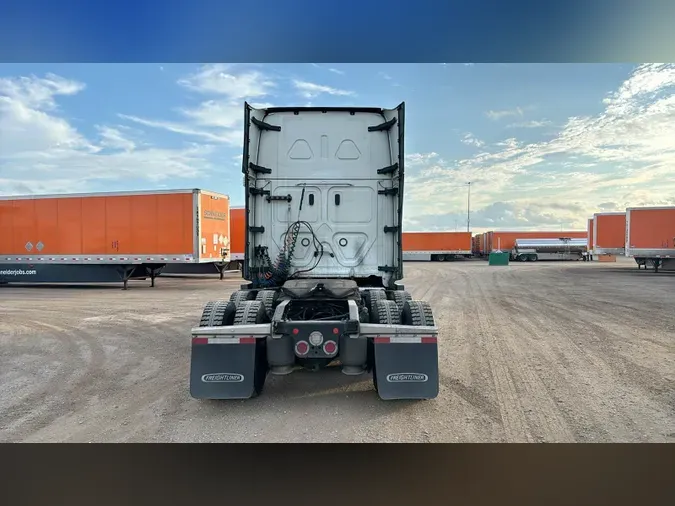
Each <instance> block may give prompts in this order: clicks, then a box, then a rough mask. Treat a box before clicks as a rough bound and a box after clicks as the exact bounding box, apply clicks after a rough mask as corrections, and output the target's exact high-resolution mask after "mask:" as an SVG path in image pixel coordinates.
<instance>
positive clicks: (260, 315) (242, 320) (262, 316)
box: [234, 300, 269, 397]
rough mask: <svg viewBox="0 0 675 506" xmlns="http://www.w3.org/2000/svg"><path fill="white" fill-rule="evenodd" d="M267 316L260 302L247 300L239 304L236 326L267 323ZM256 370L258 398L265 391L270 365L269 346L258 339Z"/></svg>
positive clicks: (254, 389) (254, 373)
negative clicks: (268, 357) (268, 360)
mask: <svg viewBox="0 0 675 506" xmlns="http://www.w3.org/2000/svg"><path fill="white" fill-rule="evenodd" d="M266 319H267V314H266V313H265V306H263V303H262V302H261V301H259V300H245V301H242V302H240V303H239V304H237V312H236V314H235V316H234V325H255V324H257V323H265V320H266ZM255 346H256V350H255V369H254V371H253V391H254V393H253V397H257V396H258V395H260V394H261V393H262V391H263V388H264V386H265V379H266V378H267V372H268V370H269V365H268V363H267V344H266V341H265V339H256V343H255Z"/></svg>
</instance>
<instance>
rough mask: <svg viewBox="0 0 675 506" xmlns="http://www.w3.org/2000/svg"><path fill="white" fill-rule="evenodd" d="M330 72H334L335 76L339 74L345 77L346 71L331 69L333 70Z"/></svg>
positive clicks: (329, 70)
mask: <svg viewBox="0 0 675 506" xmlns="http://www.w3.org/2000/svg"><path fill="white" fill-rule="evenodd" d="M328 72H332V73H333V74H338V75H341V76H343V75H345V72H344V70H340V69H332V68H331V69H328Z"/></svg>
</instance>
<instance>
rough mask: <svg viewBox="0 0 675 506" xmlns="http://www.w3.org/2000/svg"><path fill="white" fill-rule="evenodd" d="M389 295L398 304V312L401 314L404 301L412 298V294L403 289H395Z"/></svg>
mask: <svg viewBox="0 0 675 506" xmlns="http://www.w3.org/2000/svg"><path fill="white" fill-rule="evenodd" d="M391 297H392V300H393V301H394V302H395V303H396V305H397V306H398V312H399V314H401V312H402V311H403V306H404V305H405V303H406V301H408V300H412V295H410V293H409V292H406V291H405V290H395V291H393V292H392V296H391Z"/></svg>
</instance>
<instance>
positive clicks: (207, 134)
mask: <svg viewBox="0 0 675 506" xmlns="http://www.w3.org/2000/svg"><path fill="white" fill-rule="evenodd" d="M237 67H238V66H235V65H231V64H223V63H219V64H214V65H204V66H202V67H201V68H200V69H199V71H198V72H195V73H193V74H190V75H188V76H186V77H183V78H181V79H179V80H178V84H179V85H180V86H182V87H184V88H186V89H188V90H191V91H194V92H197V93H199V94H200V95H208V96H209V97H210V98H208V99H207V100H204V101H202V102H201V103H200V104H199V105H197V106H194V107H181V108H177V109H175V110H174V112H175V113H177V114H178V115H179V119H176V120H166V119H150V118H143V117H139V116H136V115H132V114H120V115H119V116H120V118H123V119H125V120H127V121H132V122H134V123H137V124H141V125H144V126H147V127H150V128H158V129H163V130H167V131H169V132H173V133H176V134H182V135H185V136H188V137H192V138H195V139H203V140H205V141H208V142H214V143H219V144H223V143H224V144H227V145H230V146H237V147H238V146H240V145H241V142H242V139H243V133H242V130H243V121H244V109H243V103H242V102H243V101H244V100H246V101H248V102H249V103H250V104H251V105H252V106H254V107H270V105H271V104H268V103H259V102H255V100H257V99H261V98H263V97H266V96H269V95H270V94H271V93H272V91H273V90H274V89H275V87H276V83H275V82H274V81H272V79H270V78H269V77H267V76H266V75H264V74H263V73H262V72H260V71H258V70H250V69H241V71H240V72H238V71H237Z"/></svg>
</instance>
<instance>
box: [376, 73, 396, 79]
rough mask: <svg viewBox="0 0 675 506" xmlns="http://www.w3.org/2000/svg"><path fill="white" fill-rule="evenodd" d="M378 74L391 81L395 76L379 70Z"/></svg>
mask: <svg viewBox="0 0 675 506" xmlns="http://www.w3.org/2000/svg"><path fill="white" fill-rule="evenodd" d="M377 75H378V76H380V77H381V78H382V79H386V80H387V81H391V80H392V79H393V78H392V77H391V76H390V75H389V74H387V73H386V72H378V73H377Z"/></svg>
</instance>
